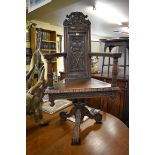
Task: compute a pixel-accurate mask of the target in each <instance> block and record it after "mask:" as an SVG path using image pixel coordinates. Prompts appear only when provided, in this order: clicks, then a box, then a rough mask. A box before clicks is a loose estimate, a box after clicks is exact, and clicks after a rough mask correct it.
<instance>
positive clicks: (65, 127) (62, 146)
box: [26, 107, 129, 155]
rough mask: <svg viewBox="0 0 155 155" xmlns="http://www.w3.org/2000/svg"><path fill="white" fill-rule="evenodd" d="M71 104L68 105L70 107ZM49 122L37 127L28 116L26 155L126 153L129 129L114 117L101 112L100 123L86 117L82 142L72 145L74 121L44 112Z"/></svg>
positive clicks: (82, 127) (118, 154)
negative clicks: (61, 119) (78, 144)
mask: <svg viewBox="0 0 155 155" xmlns="http://www.w3.org/2000/svg"><path fill="white" fill-rule="evenodd" d="M70 108H71V107H69V108H67V110H69V109H70ZM44 117H45V118H46V119H48V120H49V121H50V125H49V126H46V127H40V126H38V125H37V124H35V123H34V122H33V120H31V119H30V117H27V128H26V154H27V155H128V154H129V130H128V128H127V127H126V125H125V124H123V123H122V122H121V121H120V120H119V119H117V118H116V117H114V116H112V115H110V114H108V113H103V119H102V120H103V123H102V125H101V124H95V121H94V120H91V119H88V120H87V121H85V122H84V123H82V124H81V127H80V130H81V145H80V146H73V145H71V138H72V134H73V128H74V123H72V122H70V121H65V122H63V121H60V118H59V112H58V113H56V114H54V115H49V114H45V113H44Z"/></svg>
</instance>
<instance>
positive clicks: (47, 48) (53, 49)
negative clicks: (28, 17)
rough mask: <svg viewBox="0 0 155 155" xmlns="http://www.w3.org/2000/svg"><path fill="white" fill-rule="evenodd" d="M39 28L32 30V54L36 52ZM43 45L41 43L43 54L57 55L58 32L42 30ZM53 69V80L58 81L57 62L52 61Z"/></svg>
mask: <svg viewBox="0 0 155 155" xmlns="http://www.w3.org/2000/svg"><path fill="white" fill-rule="evenodd" d="M37 31H38V28H36V27H32V28H30V40H31V41H30V46H31V50H32V53H34V52H35V50H36V35H37ZM42 31H43V36H42V43H41V47H40V48H41V52H42V53H43V55H44V54H52V53H57V50H58V49H57V41H56V31H52V30H46V29H42ZM52 68H53V80H54V81H57V80H58V69H57V60H56V59H54V60H52Z"/></svg>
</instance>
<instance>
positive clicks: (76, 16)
mask: <svg viewBox="0 0 155 155" xmlns="http://www.w3.org/2000/svg"><path fill="white" fill-rule="evenodd" d="M66 17H67V18H66V19H65V20H64V23H63V25H64V52H65V53H67V56H66V57H65V59H64V67H65V79H68V80H72V79H83V78H90V77H91V64H90V63H91V57H90V56H89V53H90V51H91V33H90V25H91V23H90V21H89V20H87V19H86V18H87V16H86V15H84V14H83V13H82V12H72V13H71V14H70V15H67V16H66Z"/></svg>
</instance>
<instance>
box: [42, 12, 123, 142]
mask: <svg viewBox="0 0 155 155" xmlns="http://www.w3.org/2000/svg"><path fill="white" fill-rule="evenodd" d="M66 17H67V18H66V19H65V21H64V23H63V25H64V53H65V55H63V54H61V53H60V54H54V55H52V54H51V55H45V58H46V59H47V60H48V62H51V59H53V57H59V56H64V68H65V79H64V80H63V81H60V82H58V83H57V84H55V85H53V81H52V80H49V84H48V88H47V90H46V92H45V93H47V94H48V95H49V98H50V100H51V101H52V100H54V99H59V98H63V99H64V98H67V99H77V103H74V106H75V108H74V110H72V111H71V113H73V114H74V115H75V118H76V121H75V128H74V135H73V137H72V144H79V143H80V136H79V127H80V120H81V119H82V118H83V117H84V115H86V116H88V117H89V118H92V119H95V120H96V122H97V123H99V122H101V115H100V114H99V113H98V114H97V113H95V114H91V113H90V112H89V111H88V110H87V109H86V107H85V106H84V105H85V104H84V103H82V102H79V99H80V98H87V97H94V96H112V97H114V96H115V94H116V92H117V91H118V90H119V88H118V87H117V86H116V82H117V80H116V79H117V65H118V58H119V57H120V56H121V54H119V53H117V54H109V55H108V56H111V57H113V60H114V61H113V69H112V84H108V83H105V82H102V81H99V80H96V79H93V78H91V63H90V61H91V56H93V53H90V51H91V50H90V49H91V45H90V43H91V38H90V37H91V33H90V25H91V23H90V21H89V20H88V19H86V18H87V16H86V15H84V14H83V13H82V12H72V13H71V14H70V15H67V16H66ZM98 54H100V53H98ZM101 56H102V55H101ZM106 56H107V54H106ZM48 75H49V79H50V78H52V64H51V63H48ZM68 115H70V114H68ZM68 115H65V113H61V115H60V116H61V119H62V120H65V118H66V117H67V116H68Z"/></svg>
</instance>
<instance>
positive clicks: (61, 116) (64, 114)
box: [60, 111, 67, 121]
mask: <svg viewBox="0 0 155 155" xmlns="http://www.w3.org/2000/svg"><path fill="white" fill-rule="evenodd" d="M66 119H67V111H62V112H60V120H61V121H66Z"/></svg>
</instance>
